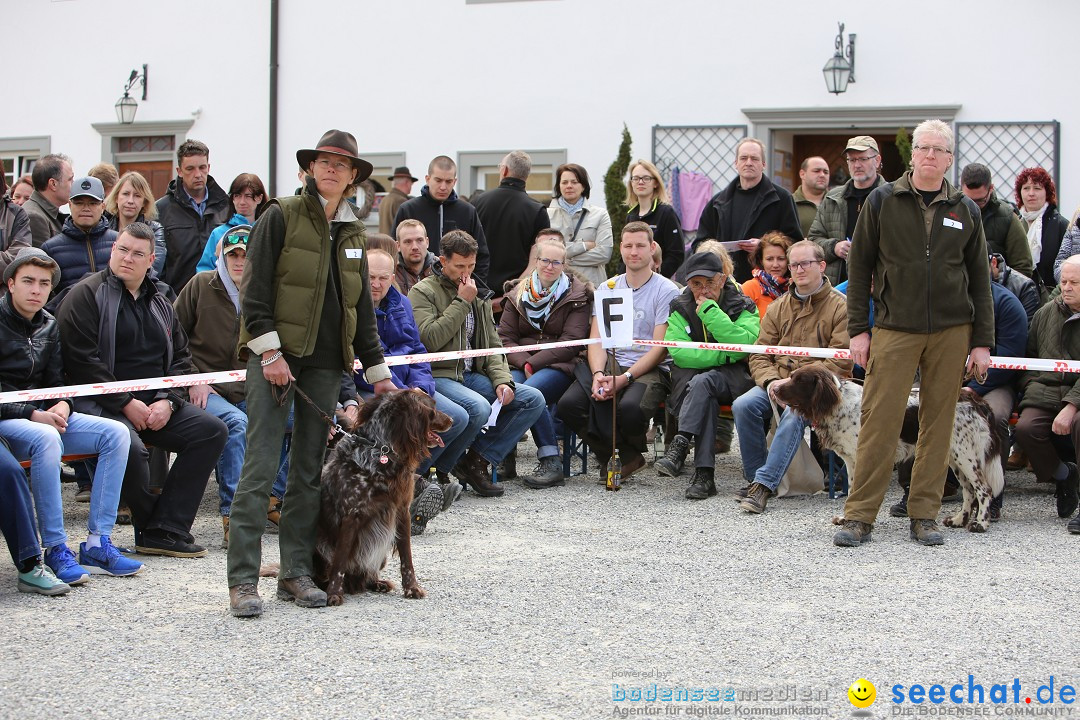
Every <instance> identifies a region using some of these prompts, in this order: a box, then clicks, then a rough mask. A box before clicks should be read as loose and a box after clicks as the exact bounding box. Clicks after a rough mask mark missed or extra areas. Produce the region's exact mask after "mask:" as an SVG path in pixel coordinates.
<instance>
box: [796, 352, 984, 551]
mask: <svg viewBox="0 0 1080 720" xmlns="http://www.w3.org/2000/svg"><path fill="white" fill-rule="evenodd" d="M862 392H863V389H862V385H860V384H859V383H857V382H853V381H851V380H841V379H840V378H838V377H837V376H836V375H835V374H833V373H832V372H830V371H829V370H827V369H825V368H823V367H821V366H820V365H810V366H808V367H803V368H799V369H798V370H796V371H795V372H794V373H792V374H791V382H789V383H785V384H784V385H782V386H781V387H779V388H777V392H776V397H777V398H778V399H780V400H781V401H782V402H784V403H785V404H787V405H789V406H790V407H791V408H792V409H793V410H795V412H797V413H799V414H800V415H802V416H803V417H804V418H806V419H807V420H808V421H809V422H810V424H811V425H812V426H813V428H814V432H816V433H817V436H818V441H819V442H820V443H821V446H822V447H823V448H825V449H826V450H832V451H833V452H835V453H836V454H837V455H839V456H840V458H841V459H842V460H843V461H844V464H845V465H847V470H848V477H849V478H851V480H852V481H853V482H854V481H855V480H856V478H857V475H856V469H855V449H856V447H858V444H859V427H860V425H861V416H862ZM918 437H919V394H918V393H917V392H912V393H911V395H910V396H909V397H908V402H907V411H906V412H905V414H904V425H903V427H902V429H901V430H900V442H899V443H898V444H897V446H896V457H895V458H894V461H893V462H894V463H899V462H903V461H904V460H907V459H909V458H911V457H914V455H915V443H916V441H917V440H918ZM999 442H1000V441H999V439H998V435H997V432H995V429H994V422H993V417H992V413H991V412H990V406H989V405H987V404H986V403H985V402H983V400H982V398H980V397H978V396H976V395H972V394H971V393H961V394H960V398H959V399H958V400H957V403H956V418H955V420H954V421H953V435H952V447H951V450H950V454H949V467H951V468H952V470H953V472H954V473H956V478H957V480H959V481H960V487H961V488H962V489H963V493H964V501H963V504H962V505H961V506H960V511H959V512H957V513H956V514H955V515H952V516H950V517H947V518H945V524H946V525H947V526H949V527H966V528H967V529H968V530H970V531H971V532H986V530H987V528H988V527H989V522H990V510H989V506H990V500H991V499H992V498H993V497H994V496H995V495H997V494H998V493H1000V492H1001V490H1002V488H1004V487H1005V476H1004V475H1003V473H1002V471H1001V459H1000V455H999V451H1000V445H999V444H998V443H999Z"/></svg>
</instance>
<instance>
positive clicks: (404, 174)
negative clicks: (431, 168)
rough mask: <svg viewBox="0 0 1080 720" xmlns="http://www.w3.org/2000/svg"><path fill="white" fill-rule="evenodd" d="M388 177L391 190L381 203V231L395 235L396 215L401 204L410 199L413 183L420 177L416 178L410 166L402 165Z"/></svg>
mask: <svg viewBox="0 0 1080 720" xmlns="http://www.w3.org/2000/svg"><path fill="white" fill-rule="evenodd" d="M387 179H388V180H390V192H388V193H386V197H384V198H383V199H382V202H381V203H379V232H381V233H382V234H383V235H389V236H390V237H394V217H395V216H396V215H397V211H398V208H399V207H401V204H402V203H404V202H405V201H406V200H408V199H409V193H411V192H412V186H413V183H415V182H416V181H417V179H418V178H414V177H413V175H412V173H411V172H409V168H408V167H406V166H404V165H402V166H401V167H399V168H394V174H393V175H391V176H390V177H389V178H387Z"/></svg>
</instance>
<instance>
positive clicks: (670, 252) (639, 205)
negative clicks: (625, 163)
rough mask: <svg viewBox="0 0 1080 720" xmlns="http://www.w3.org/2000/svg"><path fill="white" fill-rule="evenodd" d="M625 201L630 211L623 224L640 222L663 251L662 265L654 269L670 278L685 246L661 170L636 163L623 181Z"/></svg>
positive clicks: (646, 161)
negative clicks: (624, 182) (645, 226)
mask: <svg viewBox="0 0 1080 720" xmlns="http://www.w3.org/2000/svg"><path fill="white" fill-rule="evenodd" d="M626 202H627V204H628V205H629V206H630V212H629V213H627V215H626V222H628V223H632V222H634V221H636V220H640V221H641V222H643V223H645V224H646V225H648V226H649V227H651V228H652V231H653V239H654V240H655V241H656V243H657V244H658V245H659V246H660V249H661V251H662V252H663V264H662V265H661V266H660V269H659V270H657V272H659V273H660V274H661V275H663V276H664V277H666V278H670V277H672V276H673V275H674V274H675V271H676V270H678V269H679V266H680V265H682V263H683V258H684V256H685V253H686V243H685V240H684V238H683V231H682V224H681V223H680V222H679V216H678V214H677V213H676V212H675V208H673V207H672V206H671V201H670V200H669V199H668V194H667V189H666V188H665V187H664V181H663V179H661V177H660V171H659V170H657V169H656V166H655V165H653V164H652V163H651V162H649V161H648V160H635V161H634V164H633V165H631V166H630V178H629V179H628V180H627V181H626Z"/></svg>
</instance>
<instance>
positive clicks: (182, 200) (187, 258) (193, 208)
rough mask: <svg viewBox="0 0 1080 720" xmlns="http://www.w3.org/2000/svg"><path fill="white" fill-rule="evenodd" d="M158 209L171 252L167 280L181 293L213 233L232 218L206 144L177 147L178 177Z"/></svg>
mask: <svg viewBox="0 0 1080 720" xmlns="http://www.w3.org/2000/svg"><path fill="white" fill-rule="evenodd" d="M157 211H158V222H160V223H161V225H162V227H164V228H165V246H166V247H167V248H168V255H169V261H168V263H166V265H165V277H164V280H165V282H166V284H168V285H169V286H170V287H171V288H172V289H173V292H174V293H179V292H180V291H181V290H183V288H184V286H185V285H187V282H188V280H190V279H191V277H192V276H193V275H194V274H195V266H196V265H197V264H198V262H199V257H200V256H201V255H202V252H203V248H205V247H206V240H207V239H208V238H209V237H210V233H211V232H213V231H214V228H216V227H217V226H218V225H221V224H222V223H224V222H227V221H228V220H229V214H230V204H229V196H228V194H227V193H226V192H225V191H224V190H222V189H221V186H220V185H218V184H217V181H216V180H214V178H213V176H212V175H210V149H209V148H208V147H206V145H204V144H203V143H201V142H199V141H198V140H186V141H184V143H183V144H181V145H180V147H178V148H177V149H176V177H175V178H173V180H172V182H170V183H169V191H168V193H166V194H165V196H164V197H162V198H160V199H158V201H157Z"/></svg>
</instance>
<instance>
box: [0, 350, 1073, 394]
mask: <svg viewBox="0 0 1080 720" xmlns="http://www.w3.org/2000/svg"><path fill="white" fill-rule="evenodd" d="M599 342H600V339H599V338H585V339H582V340H562V341H558V342H549V343H539V344H537V345H527V346H521V347H511V348H501V347H499V348H478V349H473V350H450V351H447V352H434V353H417V354H414V355H391V356H389V357H387V358H386V359H385V360H386V364H387V365H412V364H414V363H422V362H438V361H440V360H460V359H463V358H469V357H489V356H491V355H506V354H509V353H512V352H520V351H521V350H523V349H526V350H528V351H530V352H535V351H537V350H551V349H555V348H565V347H580V346H585V345H595V344H597V343H599ZM634 344H635V345H640V346H642V347H665V348H686V349H690V350H719V351H723V352H735V353H749V354H761V355H790V356H793V357H812V358H822V359H836V360H850V359H851V352H850V351H849V350H847V349H842V348H807V347H792V346H786V345H738V344H734V343H703V342H676V341H674V340H635V341H634ZM990 367H991V368H996V369H999V370H1036V371H1041V372H1061V373H1080V361H1076V360H1052V359H1045V358H1018V357H1006V356H993V357H991V358H990ZM356 369H357V370H359V369H360V363H359V362H357V363H356ZM246 377H247V370H225V371H221V372H208V373H196V374H192V375H177V376H174V377H158V378H143V379H139V380H118V381H115V382H107V383H90V384H85V385H64V386H62V387H55V388H41V389H37V390H10V391H7V392H0V403H12V402H32V401H35V400H60V399H62V398H70V397H88V396H92V395H107V394H110V393H120V392H140V391H142V390H157V389H159V388H172V387H177V388H179V387H190V386H192V385H210V384H213V383H223V382H239V381H243V380H244V379H245V378H246Z"/></svg>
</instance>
